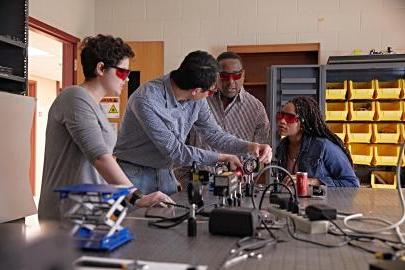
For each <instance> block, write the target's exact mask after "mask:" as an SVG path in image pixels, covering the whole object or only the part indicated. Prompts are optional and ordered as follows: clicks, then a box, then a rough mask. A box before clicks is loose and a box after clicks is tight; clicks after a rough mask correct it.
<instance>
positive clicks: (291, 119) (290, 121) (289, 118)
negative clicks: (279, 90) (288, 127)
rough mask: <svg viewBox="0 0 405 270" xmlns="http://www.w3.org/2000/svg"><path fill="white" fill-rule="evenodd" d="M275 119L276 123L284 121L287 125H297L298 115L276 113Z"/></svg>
mask: <svg viewBox="0 0 405 270" xmlns="http://www.w3.org/2000/svg"><path fill="white" fill-rule="evenodd" d="M276 119H277V121H281V120H282V119H284V120H285V121H286V122H287V123H288V124H293V123H297V122H298V121H299V120H300V118H299V116H298V115H296V114H292V113H286V112H278V113H277V114H276Z"/></svg>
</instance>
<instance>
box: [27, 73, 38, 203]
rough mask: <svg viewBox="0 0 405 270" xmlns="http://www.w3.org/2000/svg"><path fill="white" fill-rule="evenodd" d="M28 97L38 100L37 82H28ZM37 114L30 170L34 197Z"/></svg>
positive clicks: (33, 122) (32, 140)
mask: <svg viewBox="0 0 405 270" xmlns="http://www.w3.org/2000/svg"><path fill="white" fill-rule="evenodd" d="M28 96H30V97H34V98H35V99H36V98H37V82H36V81H28ZM36 113H37V110H36V109H35V110H34V119H33V121H32V128H31V139H30V144H31V158H30V169H29V179H30V185H31V192H32V195H35V165H36V159H35V155H36V129H37V121H36V117H35V116H36Z"/></svg>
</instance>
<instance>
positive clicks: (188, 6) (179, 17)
mask: <svg viewBox="0 0 405 270" xmlns="http://www.w3.org/2000/svg"><path fill="white" fill-rule="evenodd" d="M37 1H38V0H37ZM404 21H405V0H118V1H111V0H95V32H96V33H110V34H113V35H117V36H121V37H122V38H124V39H125V40H139V41H141V40H163V41H164V42H165V72H168V71H170V70H172V69H174V68H176V67H177V66H178V65H179V63H180V62H181V60H182V59H183V57H184V56H185V55H186V54H187V53H188V52H190V51H192V50H196V49H202V50H208V51H209V52H211V53H212V54H214V55H215V56H216V55H218V54H219V53H220V52H222V51H224V50H225V49H226V45H237V44H244V45H245V44H249V45H250V44H277V43H297V42H321V50H322V52H321V62H322V63H325V62H326V60H327V58H328V56H329V55H343V54H350V53H351V52H352V51H353V50H354V49H360V50H363V52H368V51H369V50H370V49H377V50H381V49H385V48H386V47H387V46H392V47H393V48H394V49H395V50H396V51H398V52H405V27H404V26H403V25H404Z"/></svg>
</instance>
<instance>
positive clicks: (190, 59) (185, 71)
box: [170, 51, 219, 90]
mask: <svg viewBox="0 0 405 270" xmlns="http://www.w3.org/2000/svg"><path fill="white" fill-rule="evenodd" d="M218 70H219V68H218V63H217V61H216V60H215V58H214V57H213V56H212V55H210V54H209V53H207V52H204V51H194V52H191V53H189V54H188V55H187V56H186V57H185V58H184V60H183V62H182V63H181V64H180V67H179V68H178V69H176V70H173V71H172V72H170V78H171V79H172V80H173V81H174V83H175V84H176V85H177V86H178V87H179V88H180V89H183V90H189V89H194V88H202V89H209V88H210V87H211V86H212V85H213V84H214V83H215V82H216V79H217V74H218Z"/></svg>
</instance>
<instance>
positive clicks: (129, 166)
mask: <svg viewBox="0 0 405 270" xmlns="http://www.w3.org/2000/svg"><path fill="white" fill-rule="evenodd" d="M117 162H118V164H119V165H120V167H121V169H122V170H123V171H124V173H125V174H126V175H127V177H128V178H129V180H130V181H131V182H132V184H134V186H135V187H136V188H138V189H139V190H140V191H142V193H144V194H149V193H152V192H155V191H161V192H163V193H165V194H167V195H171V194H173V193H176V192H177V190H178V189H177V180H176V177H175V176H174V173H173V170H171V169H156V168H151V167H145V166H141V165H136V164H133V163H130V162H127V161H123V160H117Z"/></svg>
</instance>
